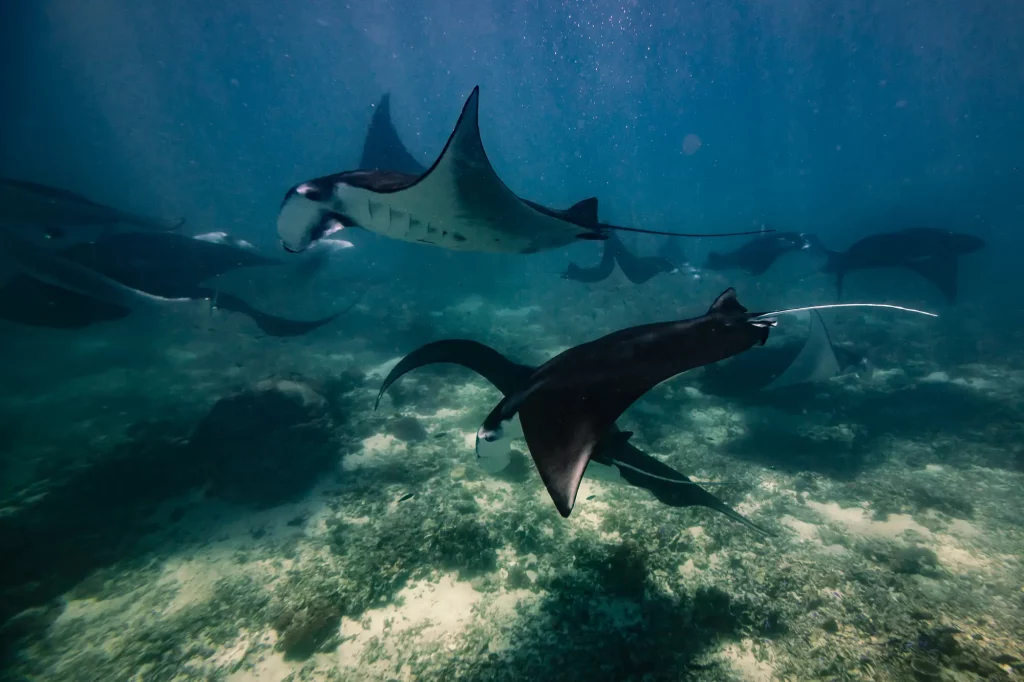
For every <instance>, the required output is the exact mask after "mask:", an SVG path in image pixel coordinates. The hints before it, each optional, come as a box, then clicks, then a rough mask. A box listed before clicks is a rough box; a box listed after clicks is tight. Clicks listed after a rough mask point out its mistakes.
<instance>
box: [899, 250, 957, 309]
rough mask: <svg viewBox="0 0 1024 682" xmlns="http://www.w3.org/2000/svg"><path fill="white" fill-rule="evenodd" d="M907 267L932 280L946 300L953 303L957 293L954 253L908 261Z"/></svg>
mask: <svg viewBox="0 0 1024 682" xmlns="http://www.w3.org/2000/svg"><path fill="white" fill-rule="evenodd" d="M907 267H908V268H910V269H911V270H913V271H914V272H916V273H917V274H919V275H921V276H922V277H924V278H925V279H927V280H928V281H930V282H932V283H933V284H935V286H937V287H938V288H939V291H941V292H942V295H943V296H945V297H946V300H947V301H949V302H950V303H952V302H953V301H954V300H956V294H957V270H958V267H957V259H956V256H955V255H953V254H943V255H940V256H932V257H931V258H926V259H925V260H919V261H914V262H912V263H908V264H907Z"/></svg>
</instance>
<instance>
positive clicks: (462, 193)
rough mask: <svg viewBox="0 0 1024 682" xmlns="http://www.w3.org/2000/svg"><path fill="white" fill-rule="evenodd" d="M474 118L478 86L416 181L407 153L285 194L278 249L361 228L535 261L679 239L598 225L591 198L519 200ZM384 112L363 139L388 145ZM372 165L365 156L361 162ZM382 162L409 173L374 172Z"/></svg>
mask: <svg viewBox="0 0 1024 682" xmlns="http://www.w3.org/2000/svg"><path fill="white" fill-rule="evenodd" d="M479 109H480V88H479V87H477V88H474V89H473V92H472V93H471V94H470V96H469V98H468V99H467V100H466V104H465V106H464V107H463V109H462V114H461V115H460V116H459V120H458V122H457V123H456V124H455V129H454V130H453V131H452V134H451V136H450V137H449V138H448V142H447V143H446V144H445V146H444V149H443V150H442V151H441V154H440V156H438V157H437V159H436V160H435V161H434V163H433V165H431V167H430V168H429V169H428V170H426V171H425V172H422V173H417V172H415V171H417V170H418V168H416V167H414V166H413V165H412V164H414V163H415V160H414V159H412V157H411V155H409V154H408V153H406V154H404V155H398V156H392V157H382V158H380V159H379V160H378V159H377V158H373V159H372V160H373V162H374V164H375V165H372V166H370V167H368V168H364V169H362V170H354V171H345V172H342V173H336V174H334V175H327V176H324V177H321V178H316V179H314V180H310V181H308V182H303V183H301V184H299V185H296V186H295V187H293V188H291V189H290V190H288V192H287V193H286V194H285V197H284V200H283V201H282V203H281V209H280V212H279V213H278V217H277V234H278V236H279V237H280V238H281V244H282V245H283V246H284V248H285V249H286V250H288V251H292V252H298V251H302V250H304V249H306V248H307V247H309V245H310V244H311V243H313V242H315V241H317V240H318V239H322V238H323V237H325V236H327V235H329V234H331V233H333V232H336V231H337V230H340V229H342V228H345V227H362V228H364V229H366V230H370V231H372V232H376V233H378V234H381V235H383V236H385V237H391V238H393V239H401V240H403V241H409V242H418V243H422V244H431V245H433V246H440V247H442V248H446V249H451V250H455V251H478V252H487V253H536V252H538V251H543V250H546V249H555V248H558V247H561V246H566V245H568V244H572V243H574V242H576V241H578V240H581V239H582V240H587V239H592V240H599V239H605V238H607V236H608V234H609V232H610V231H611V230H625V231H629V232H647V233H651V234H676V233H666V232H656V231H652V230H641V229H639V228H631V227H620V226H615V225H609V224H607V223H599V222H598V218H597V199H596V198H593V197H592V198H589V199H584V200H583V201H580V202H578V203H577V204H575V205H573V206H571V207H569V208H568V209H565V210H559V209H553V208H548V207H546V206H542V205H541V204H538V203H535V202H532V201H529V200H527V199H523V198H521V197H519V196H517V195H516V194H515V193H514V192H513V191H512V190H511V189H509V188H508V187H507V186H506V185H505V183H504V182H502V180H501V178H499V177H498V174H497V172H495V170H494V168H493V166H491V162H490V160H489V159H488V158H487V153H486V152H485V151H484V146H483V142H482V141H481V139H480V127H479ZM380 111H381V117H380V118H378V117H376V116H375V118H374V121H373V123H372V124H371V128H370V131H369V132H370V133H371V134H376V135H380V136H382V137H384V136H385V133H387V134H388V135H390V133H392V132H393V127H392V128H391V130H390V131H384V129H383V125H384V123H385V120H384V117H385V116H387V115H388V113H389V109H386V108H384V107H381V110H380ZM387 123H390V120H389V119H388V120H387ZM375 124H376V128H375V127H374V125H375ZM393 137H394V139H390V140H389V139H385V140H384V141H385V143H386V144H384V145H382V149H383V150H384V151H387V152H388V153H393V152H394V151H395V150H396V149H397V147H396V146H395V144H394V143H395V141H396V140H397V135H394V136H393ZM365 151H367V149H366V148H364V152H365ZM369 151H370V152H371V154H372V153H373V152H374V151H375V150H374V149H373V148H372V147H371V148H370V150H369ZM369 160H370V159H367V157H366V155H365V154H364V158H363V163H364V164H365V163H367V162H368V161H369ZM410 162H412V164H411V163H410ZM384 163H394V164H397V165H401V166H403V167H405V169H406V170H405V171H402V170H398V169H396V168H391V167H387V166H382V165H376V164H384ZM417 165H418V164H417ZM677 236H709V235H679V234H677Z"/></svg>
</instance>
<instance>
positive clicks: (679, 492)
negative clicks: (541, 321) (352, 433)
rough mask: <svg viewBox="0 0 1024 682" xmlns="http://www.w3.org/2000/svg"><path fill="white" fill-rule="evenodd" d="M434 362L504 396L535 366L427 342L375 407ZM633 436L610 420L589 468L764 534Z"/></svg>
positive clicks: (471, 344) (473, 345) (392, 377)
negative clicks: (476, 377)
mask: <svg viewBox="0 0 1024 682" xmlns="http://www.w3.org/2000/svg"><path fill="white" fill-rule="evenodd" d="M437 363H451V364H456V365H461V366H462V367H465V368H467V369H469V370H472V371H474V372H476V373H477V374H480V375H481V376H483V377H484V378H485V379H487V380H488V381H489V382H491V383H492V384H494V386H495V388H497V389H498V390H499V391H501V392H502V394H503V395H506V396H507V395H511V394H512V393H515V392H516V391H518V390H520V389H521V388H522V387H524V386H526V385H527V383H528V382H529V380H530V377H531V376H532V375H533V373H534V372H535V371H536V368H534V367H528V366H526V365H520V364H517V363H515V362H512V361H511V360H509V359H508V358H506V357H505V356H504V355H502V354H501V353H499V352H498V351H496V350H494V349H492V348H489V347H488V346H485V345H483V344H482V343H477V342H476V341H466V340H461V339H452V340H445V341H437V342H434V343H428V344H427V345H425V346H422V347H420V348H418V349H416V350H414V351H413V352H412V353H409V354H408V355H406V356H405V357H404V358H402V360H401V361H400V362H399V363H398V364H397V365H395V367H394V368H392V370H391V372H390V373H388V376H387V378H386V379H384V383H383V384H382V385H381V388H380V392H379V393H378V394H377V403H376V404H375V405H374V409H376V407H377V406H379V405H380V400H381V397H382V396H383V395H384V393H385V392H386V391H387V390H388V388H389V387H390V386H391V385H392V384H393V383H395V382H396V381H398V379H400V378H401V377H402V376H404V375H405V374H408V373H409V372H411V371H412V370H414V369H417V368H419V367H424V366H427V365H432V364H437ZM631 435H632V434H631V433H630V432H628V431H619V430H618V427H616V426H615V425H612V427H611V429H610V430H609V432H608V433H607V434H606V435H605V437H604V438H603V439H602V440H601V441H600V442H599V443H598V444H597V446H596V447H595V448H594V454H593V456H592V457H591V463H590V465H589V467H588V470H589V469H590V468H596V467H597V466H606V467H612V468H613V469H615V470H617V473H618V475H619V476H620V477H621V478H622V479H623V480H625V481H626V482H627V483H629V484H630V485H634V486H637V487H639V488H644V489H646V490H648V491H650V492H651V493H653V494H654V496H655V497H656V498H657V499H658V500H659V501H661V502H662V503H664V504H667V505H669V506H672V507H693V506H701V507H707V508H708V509H713V510H715V511H718V512H721V513H723V514H725V515H726V516H728V517H729V518H731V519H735V520H736V521H739V522H740V523H743V524H745V525H746V526H749V527H750V528H753V529H754V530H756V531H758V532H760V533H766V531H765V530H764V529H763V528H761V527H760V526H758V525H756V524H754V523H753V522H751V521H750V520H749V519H747V518H746V517H744V516H742V515H740V514H739V513H737V512H736V511H735V510H734V509H733V508H732V507H730V506H728V505H727V504H725V503H724V502H722V501H721V500H719V499H718V498H717V497H715V496H714V495H712V494H711V493H710V492H708V491H707V490H705V489H704V488H702V487H700V486H699V485H697V484H696V483H693V482H692V481H690V479H689V478H687V477H686V476H684V475H683V474H681V473H679V472H678V471H676V470H675V469H673V468H672V467H670V466H668V465H666V464H663V463H662V462H659V461H658V460H656V459H655V458H653V457H651V456H650V455H648V454H647V453H645V452H643V451H642V450H640V449H638V448H637V447H635V446H634V445H632V444H631V443H630V442H629V438H630V436H631ZM509 454H510V453H509V451H508V450H502V451H501V452H500V453H499V454H498V455H497V457H499V458H502V459H501V461H499V462H497V464H496V466H494V468H493V469H491V468H488V470H489V471H492V472H496V471H500V470H501V468H503V467H504V466H505V465H507V464H508V462H509ZM481 455H482V453H480V452H478V457H479V456H481ZM486 466H487V464H486V463H485V467H486Z"/></svg>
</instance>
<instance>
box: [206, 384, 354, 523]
mask: <svg viewBox="0 0 1024 682" xmlns="http://www.w3.org/2000/svg"><path fill="white" fill-rule="evenodd" d="M334 428H335V425H334V423H333V420H332V419H331V417H330V415H329V412H328V406H327V402H326V401H325V400H324V399H323V398H322V397H320V396H319V395H318V394H317V393H316V392H315V391H313V390H312V389H311V388H310V387H308V386H306V385H303V384H300V383H299V382H296V381H292V380H289V381H276V382H261V383H260V384H258V385H257V386H256V387H255V389H252V390H246V391H242V392H240V393H237V394H235V395H232V396H229V397H227V398H222V399H221V400H219V401H217V403H216V404H215V405H214V406H213V409H211V410H210V412H209V414H207V416H206V418H204V419H203V421H202V422H201V423H200V424H199V426H198V427H197V428H196V430H195V432H194V433H193V435H192V438H191V439H190V440H189V444H188V448H187V452H188V457H189V458H190V459H194V460H195V461H197V463H200V464H201V466H202V467H203V468H205V469H206V470H207V471H208V472H209V480H210V481H211V483H212V486H211V489H210V492H211V494H213V495H215V496H217V497H220V498H221V499H224V500H227V501H229V502H234V503H236V504H245V505H249V506H253V507H256V508H265V507H272V506H275V505H278V504H282V503H284V502H288V501H290V500H292V499H294V498H296V497H298V496H300V495H302V494H303V493H305V492H306V491H307V490H308V489H309V488H310V487H312V485H313V484H314V483H315V482H316V481H317V479H319V477H320V476H321V475H323V473H324V472H326V471H328V470H330V469H331V467H332V466H333V465H334V464H336V463H337V461H338V457H339V455H338V450H339V449H338V445H337V444H336V443H335V441H334V435H333V432H334Z"/></svg>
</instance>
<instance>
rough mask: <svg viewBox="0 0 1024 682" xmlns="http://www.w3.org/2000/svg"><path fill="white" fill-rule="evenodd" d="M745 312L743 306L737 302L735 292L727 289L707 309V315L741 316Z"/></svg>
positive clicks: (730, 288)
mask: <svg viewBox="0 0 1024 682" xmlns="http://www.w3.org/2000/svg"><path fill="white" fill-rule="evenodd" d="M745 312H747V309H746V308H744V307H743V304H741V303H740V302H739V299H738V298H737V297H736V290H735V289H733V288H732V287H729V288H728V289H726V290H725V291H723V292H722V293H721V294H720V295H719V296H718V298H716V299H715V302H714V303H712V304H711V307H710V308H708V314H709V315H710V314H711V313H730V314H742V313H745Z"/></svg>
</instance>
